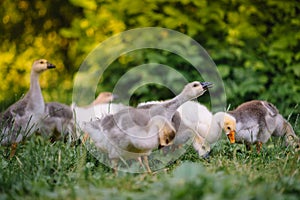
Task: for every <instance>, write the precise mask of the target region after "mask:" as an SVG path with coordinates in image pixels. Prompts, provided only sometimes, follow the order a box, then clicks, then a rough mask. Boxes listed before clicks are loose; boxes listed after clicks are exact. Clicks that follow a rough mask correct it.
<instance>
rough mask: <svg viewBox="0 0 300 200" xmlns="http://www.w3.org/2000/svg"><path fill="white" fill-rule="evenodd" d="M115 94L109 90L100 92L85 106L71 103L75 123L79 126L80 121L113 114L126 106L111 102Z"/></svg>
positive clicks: (115, 96)
mask: <svg viewBox="0 0 300 200" xmlns="http://www.w3.org/2000/svg"><path fill="white" fill-rule="evenodd" d="M116 98H117V95H115V94H112V93H111V92H101V93H100V94H99V95H98V96H97V98H96V99H95V100H94V101H93V102H92V103H91V104H89V105H87V106H82V107H80V106H77V105H76V104H75V103H72V105H71V110H73V114H74V118H75V120H76V123H77V124H78V125H79V126H81V124H82V122H88V121H91V120H93V119H95V118H102V117H104V116H105V115H108V114H114V113H116V112H118V111H120V110H122V109H124V108H127V106H125V105H123V104H121V103H119V104H115V103H111V102H112V101H113V100H114V99H116Z"/></svg>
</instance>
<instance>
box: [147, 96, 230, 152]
mask: <svg viewBox="0 0 300 200" xmlns="http://www.w3.org/2000/svg"><path fill="white" fill-rule="evenodd" d="M160 103H161V102H146V103H144V104H160ZM177 111H178V114H177V115H174V117H173V119H172V122H173V125H174V127H175V129H176V131H177V133H176V136H175V139H174V145H182V144H184V143H186V142H187V141H188V140H189V139H191V138H194V140H193V147H194V149H195V150H196V151H197V152H198V155H199V156H200V157H205V156H206V155H207V153H209V151H210V148H211V145H212V144H214V143H215V142H217V141H218V139H219V138H220V137H221V133H222V130H224V132H225V134H226V135H227V137H228V138H229V140H230V143H234V142H235V141H234V134H235V126H236V120H235V118H234V117H233V116H231V115H229V114H227V113H224V112H218V113H216V114H214V115H213V114H212V113H211V112H210V111H209V110H208V109H207V108H206V107H205V106H203V105H201V104H200V103H198V102H195V101H188V102H186V103H184V104H182V105H181V106H180V107H179V108H178V109H177Z"/></svg>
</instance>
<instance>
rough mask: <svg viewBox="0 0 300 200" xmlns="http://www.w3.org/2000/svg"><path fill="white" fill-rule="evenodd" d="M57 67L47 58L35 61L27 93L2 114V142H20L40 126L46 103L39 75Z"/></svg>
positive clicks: (5, 143) (4, 143) (6, 143)
mask: <svg viewBox="0 0 300 200" xmlns="http://www.w3.org/2000/svg"><path fill="white" fill-rule="evenodd" d="M51 68H55V66H54V65H53V64H51V63H49V62H48V61H47V60H45V59H40V60H37V61H34V63H33V65H32V69H31V74H30V89H29V91H28V92H27V94H26V95H25V96H24V97H23V98H22V99H20V100H19V101H17V102H16V103H14V104H13V105H11V106H10V107H9V108H8V109H7V110H6V111H4V112H3V113H2V114H1V129H2V130H1V139H2V140H1V144H2V145H8V144H13V143H18V142H20V141H21V140H22V139H23V138H24V137H27V136H30V135H31V134H32V133H33V132H35V131H36V130H37V128H38V122H39V121H40V119H41V117H42V115H43V114H44V109H45V103H44V98H43V95H42V92H41V88H40V84H39V76H40V74H41V73H42V72H44V71H46V70H47V69H51Z"/></svg>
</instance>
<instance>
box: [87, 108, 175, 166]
mask: <svg viewBox="0 0 300 200" xmlns="http://www.w3.org/2000/svg"><path fill="white" fill-rule="evenodd" d="M129 113H130V114H129ZM145 118H147V117H146V116H145V114H144V113H143V112H141V111H139V110H136V109H134V108H129V109H128V110H127V109H125V110H122V111H120V112H118V113H116V114H114V115H107V116H105V117H104V118H103V119H98V120H95V121H91V122H84V123H83V130H84V131H86V132H87V133H88V134H89V136H90V138H91V139H92V140H93V142H94V143H95V146H96V147H97V148H99V149H100V150H101V151H103V152H107V153H108V156H109V159H110V160H111V162H112V165H113V168H114V170H115V172H117V163H118V160H119V159H120V158H121V159H139V158H140V157H141V156H147V155H149V154H150V152H151V151H152V149H154V148H157V147H158V146H159V145H162V146H166V145H169V144H171V142H172V140H173V138H174V136H175V130H174V128H173V127H172V125H171V124H170V123H169V122H168V121H167V119H165V118H163V117H162V116H155V117H153V118H152V119H150V120H149V121H147V120H145ZM141 119H142V120H141ZM115 120H116V121H119V122H120V123H121V124H120V125H121V126H118V125H116V124H115ZM145 164H146V167H147V170H148V171H149V172H150V171H151V170H150V167H149V165H148V162H147V163H145Z"/></svg>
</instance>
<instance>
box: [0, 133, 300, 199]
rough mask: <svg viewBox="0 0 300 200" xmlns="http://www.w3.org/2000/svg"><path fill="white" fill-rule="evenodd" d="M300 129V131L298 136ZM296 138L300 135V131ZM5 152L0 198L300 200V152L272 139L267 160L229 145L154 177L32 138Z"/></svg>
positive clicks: (0, 162)
mask: <svg viewBox="0 0 300 200" xmlns="http://www.w3.org/2000/svg"><path fill="white" fill-rule="evenodd" d="M297 130H298V131H297ZM297 130H296V132H297V133H299V128H297ZM8 154H9V148H6V147H1V148H0V169H1V172H0V199H214V200H215V199H272V200H276V199H298V197H299V194H300V172H299V170H300V152H295V151H294V150H293V149H290V148H287V147H285V146H284V145H283V142H282V140H281V139H272V140H271V141H269V142H268V144H267V145H265V146H264V147H263V149H262V152H261V154H260V155H258V154H256V152H255V148H254V149H253V151H252V152H248V151H246V149H245V147H244V146H243V145H238V144H235V145H230V144H228V141H227V140H225V139H223V140H221V141H219V142H218V143H217V144H216V145H215V146H214V148H213V151H212V153H211V155H210V158H209V160H204V159H199V158H198V156H197V154H196V153H195V152H194V151H193V149H192V148H191V147H190V148H188V150H187V152H186V153H185V154H184V155H182V156H181V157H180V158H179V159H178V160H176V161H175V162H173V163H170V164H169V165H168V166H167V167H168V170H167V171H166V170H160V171H159V172H157V173H156V174H154V175H149V174H131V173H125V172H120V173H119V175H118V176H117V177H115V176H114V174H113V172H112V170H111V169H110V168H109V167H107V166H105V165H103V164H101V163H100V162H99V161H98V160H97V159H96V158H94V157H93V156H92V155H91V154H90V153H89V152H88V151H87V150H86V149H85V147H84V146H81V145H79V146H74V145H70V144H68V143H64V142H61V141H58V142H55V143H50V142H49V141H48V140H47V139H44V138H42V137H41V136H32V137H31V138H30V139H28V140H27V141H26V142H25V143H23V144H20V145H19V146H18V149H17V153H16V156H15V157H13V158H12V159H7V155H8Z"/></svg>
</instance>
